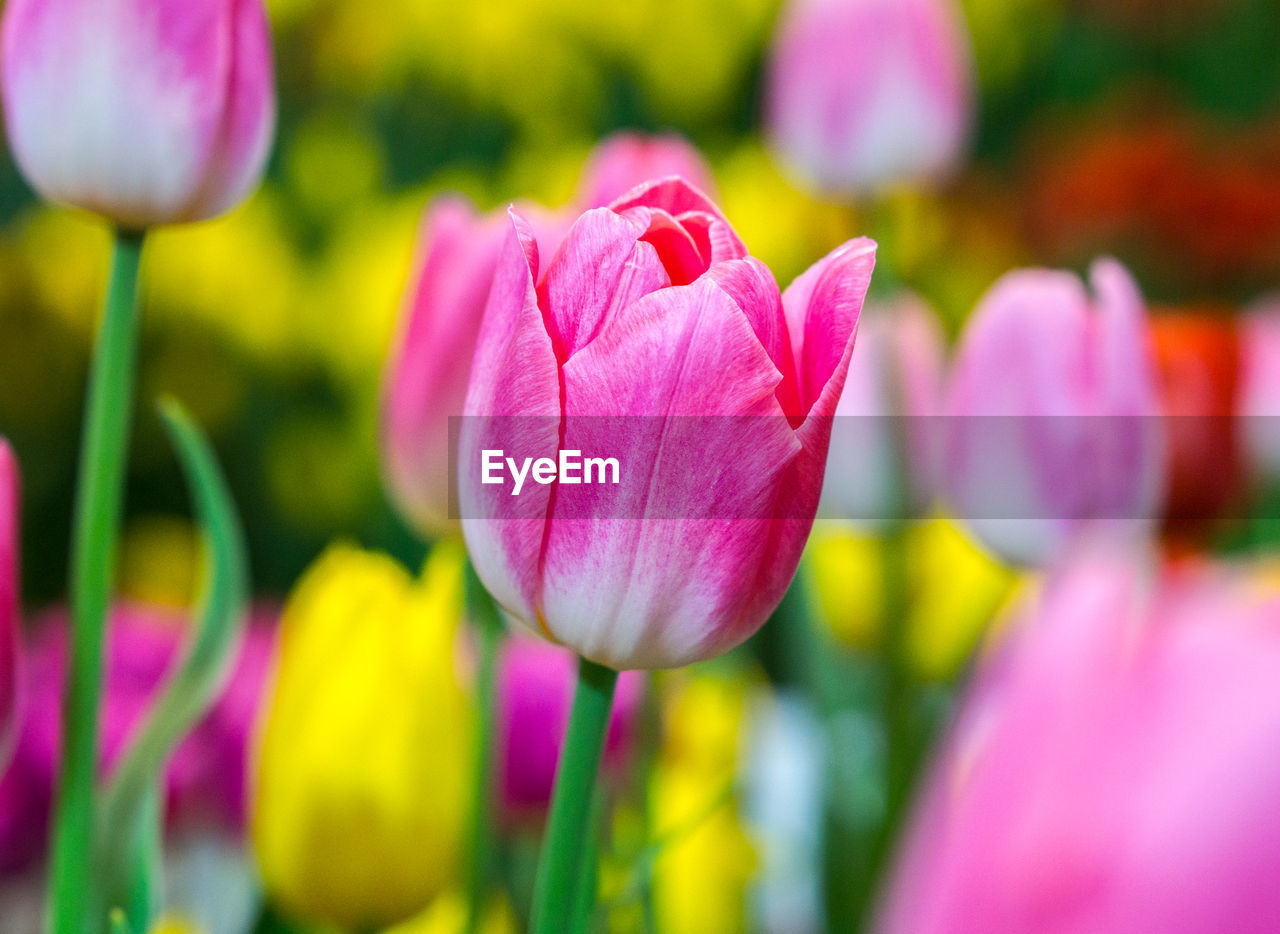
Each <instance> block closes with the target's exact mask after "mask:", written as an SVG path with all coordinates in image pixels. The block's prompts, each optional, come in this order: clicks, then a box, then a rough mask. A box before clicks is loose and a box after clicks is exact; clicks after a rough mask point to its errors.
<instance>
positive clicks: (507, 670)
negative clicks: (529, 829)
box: [497, 635, 644, 822]
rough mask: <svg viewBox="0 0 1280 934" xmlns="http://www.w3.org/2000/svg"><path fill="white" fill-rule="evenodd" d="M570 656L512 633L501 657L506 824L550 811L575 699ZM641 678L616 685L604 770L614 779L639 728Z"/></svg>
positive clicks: (500, 725)
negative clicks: (561, 749) (570, 710)
mask: <svg viewBox="0 0 1280 934" xmlns="http://www.w3.org/2000/svg"><path fill="white" fill-rule="evenodd" d="M575 671H576V666H575V664H574V658H573V654H572V653H571V652H566V651H565V650H564V649H561V648H557V647H556V646H553V645H548V644H547V643H545V642H542V641H540V640H537V639H531V638H529V637H528V636H523V635H515V636H512V637H511V638H510V639H507V640H506V641H505V642H504V643H503V645H502V651H501V655H500V656H499V659H498V700H497V708H498V739H497V743H498V745H497V749H498V774H499V782H500V784H499V788H500V791H501V806H502V813H503V815H504V817H505V818H506V819H507V820H508V821H515V822H520V821H524V820H537V819H540V818H541V817H542V816H543V815H545V814H546V812H547V808H548V807H550V805H551V790H552V788H553V787H554V785H555V778H556V766H557V764H558V763H559V761H560V748H561V746H562V745H563V744H564V733H565V727H566V726H567V725H568V723H569V708H570V705H571V703H572V701H573V687H574V674H575ZM643 689H644V680H643V675H641V674H639V673H638V672H627V673H626V674H624V675H623V676H622V677H621V678H620V679H619V680H618V689H617V693H616V695H615V697H614V700H613V712H612V714H611V716H610V720H609V731H608V733H607V735H606V737H605V749H604V768H605V770H606V771H607V772H609V773H610V774H612V775H614V776H615V777H616V776H617V775H618V773H620V772H621V770H622V769H623V768H624V767H625V766H626V764H627V761H628V757H627V753H628V751H629V750H630V747H631V744H632V742H633V741H634V738H635V735H636V729H637V723H636V718H637V715H638V713H639V708H640V695H641V693H642V691H643Z"/></svg>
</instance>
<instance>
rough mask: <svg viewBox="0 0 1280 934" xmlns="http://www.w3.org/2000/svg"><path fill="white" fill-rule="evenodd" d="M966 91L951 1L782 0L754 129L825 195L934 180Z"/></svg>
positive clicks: (962, 135) (956, 147) (968, 114)
mask: <svg viewBox="0 0 1280 934" xmlns="http://www.w3.org/2000/svg"><path fill="white" fill-rule="evenodd" d="M973 85H974V77H973V53H972V50H971V48H970V43H969V37H968V34H967V33H966V31H965V27H964V22H963V19H962V15H961V13H960V11H959V10H958V9H957V8H956V4H955V2H954V0H792V2H791V3H790V4H789V5H788V6H787V7H786V9H785V10H784V12H783V15H782V21H781V24H780V25H779V27H778V33H777V37H776V39H775V42H774V48H773V55H772V59H771V61H770V63H769V74H768V79H767V85H766V113H765V122H766V125H767V130H768V136H769V139H770V141H771V143H772V145H773V147H774V149H775V150H776V151H777V152H778V154H779V156H780V157H781V158H782V160H783V161H784V162H785V163H786V165H788V166H789V167H791V169H792V170H793V171H794V172H795V173H796V174H797V175H799V176H800V177H801V178H803V179H804V180H805V181H807V182H808V183H810V184H813V185H816V186H817V187H819V188H821V189H823V190H825V191H829V192H832V193H842V194H858V193H865V192H869V191H874V190H876V189H879V188H881V187H883V186H885V185H888V184H893V183H901V182H919V181H935V180H939V179H941V178H944V177H945V176H946V175H947V174H948V173H949V172H950V171H951V170H952V169H953V168H954V167H955V165H956V163H957V162H958V161H959V160H960V159H961V157H962V156H963V155H964V151H965V147H966V143H967V141H968V136H969V132H970V125H971V123H972V120H973V117H972V112H973V106H974V105H973V98H974V87H973Z"/></svg>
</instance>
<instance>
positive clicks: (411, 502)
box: [382, 197, 561, 537]
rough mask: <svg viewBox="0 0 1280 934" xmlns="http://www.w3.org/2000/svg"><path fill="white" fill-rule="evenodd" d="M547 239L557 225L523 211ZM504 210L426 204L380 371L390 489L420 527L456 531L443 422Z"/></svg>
mask: <svg viewBox="0 0 1280 934" xmlns="http://www.w3.org/2000/svg"><path fill="white" fill-rule="evenodd" d="M526 213H528V214H530V216H531V217H533V218H534V219H535V221H536V223H537V224H538V227H539V230H540V232H541V234H542V236H543V237H544V238H545V239H546V240H547V241H548V242H552V241H554V240H556V239H557V238H558V236H559V234H560V232H561V231H560V222H559V220H558V219H557V218H555V217H553V216H552V215H550V214H548V213H546V212H544V211H542V210H540V209H538V208H526ZM508 227H509V223H508V221H507V217H506V213H505V212H495V213H493V214H489V215H482V214H479V213H477V212H476V210H475V209H474V208H473V207H472V206H471V204H470V203H469V202H467V201H466V200H465V199H463V198H460V197H443V198H440V199H438V200H437V201H435V202H434V203H433V204H432V205H431V206H430V207H429V208H428V209H427V213H426V217H425V219H424V221H423V231H422V245H421V246H420V249H419V254H418V258H417V260H416V261H415V263H414V269H413V273H412V275H411V278H410V282H409V288H408V290H407V292H406V294H405V306H404V311H403V313H402V316H401V324H400V328H401V330H400V335H399V337H398V338H397V339H396V341H395V344H394V349H393V351H392V357H391V359H390V360H389V361H388V364H387V370H386V373H385V375H384V385H383V393H382V395H383V403H382V453H383V457H382V463H383V474H384V476H385V479H386V486H387V490H388V492H389V493H390V494H391V498H392V500H393V501H394V502H395V505H396V507H397V509H399V511H400V514H401V515H402V516H403V517H404V518H405V520H406V521H407V522H409V524H410V525H412V526H413V528H414V529H415V530H417V531H418V532H419V533H420V534H422V535H424V536H427V537H434V536H439V535H443V534H447V533H450V532H456V530H457V510H456V504H454V503H451V502H450V499H449V496H450V494H449V471H450V462H449V453H450V448H449V419H450V417H455V416H459V415H461V414H462V403H463V401H464V399H465V398H466V394H467V380H468V379H469V377H470V375H471V360H472V358H473V357H474V356H475V349H476V339H477V338H478V337H479V335H480V323H481V320H482V319H483V317H484V306H485V302H486V301H487V299H488V298H489V287H490V285H492V283H493V273H494V270H495V268H496V267H497V265H498V255H499V253H501V251H502V244H503V241H504V240H505V239H506V236H507V228H508Z"/></svg>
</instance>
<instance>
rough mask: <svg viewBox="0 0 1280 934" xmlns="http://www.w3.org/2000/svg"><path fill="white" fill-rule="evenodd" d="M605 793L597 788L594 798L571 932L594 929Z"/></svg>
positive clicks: (573, 933)
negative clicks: (593, 921)
mask: <svg viewBox="0 0 1280 934" xmlns="http://www.w3.org/2000/svg"><path fill="white" fill-rule="evenodd" d="M604 812H605V800H604V795H603V794H601V793H600V790H599V789H597V790H596V793H595V795H594V796H593V798H592V805H591V815H590V818H589V820H588V824H587V834H586V843H585V844H584V846H583V851H582V871H581V873H579V875H578V882H577V891H576V894H575V896H574V898H575V901H574V906H573V926H572V927H571V928H570V934H589V932H590V931H591V930H592V917H591V916H592V913H593V912H594V911H595V907H596V890H597V889H598V888H599V886H600V877H599V874H598V864H599V861H600V833H601V830H600V826H601V823H602V822H603V820H604Z"/></svg>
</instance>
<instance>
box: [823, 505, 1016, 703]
mask: <svg viewBox="0 0 1280 934" xmlns="http://www.w3.org/2000/svg"><path fill="white" fill-rule="evenodd" d="M905 534H906V542H905V545H904V547H905V549H906V562H907V572H906V573H907V586H908V588H909V590H910V593H909V598H908V599H909V604H908V609H907V636H906V647H907V657H908V660H909V662H910V664H911V666H912V668H913V670H914V672H915V674H916V675H917V676H919V677H921V678H926V679H931V680H937V679H945V678H948V677H950V676H951V675H953V674H955V673H956V671H957V670H958V669H959V668H960V667H961V666H962V665H963V664H964V663H965V661H966V659H968V657H969V655H970V654H971V653H972V651H973V649H974V646H975V645H976V644H977V642H978V640H979V638H980V637H981V636H982V633H983V631H984V630H985V629H986V627H987V626H988V625H989V624H990V623H991V621H992V620H993V618H995V616H996V615H997V611H998V610H999V609H1000V607H1001V606H1002V605H1004V604H1005V603H1006V602H1007V601H1008V600H1009V599H1010V597H1011V595H1012V594H1013V592H1014V589H1015V586H1016V584H1017V575H1016V574H1015V572H1014V571H1012V570H1011V569H1009V568H1007V567H1005V566H1004V565H1002V564H1000V563H999V562H998V561H997V560H996V559H995V558H993V557H992V556H991V555H989V554H987V553H986V552H985V551H983V550H982V549H981V548H979V547H978V546H977V545H976V544H974V542H973V541H972V540H971V539H970V538H969V537H968V536H966V535H965V534H964V532H963V531H961V530H960V528H959V527H958V526H956V525H955V524H954V523H952V522H950V521H948V520H947V519H944V518H934V519H931V520H929V521H927V522H923V523H919V524H916V525H912V526H911V527H910V528H909V529H908V530H907V531H906V533H905ZM808 558H809V568H810V572H811V575H812V580H813V585H814V591H815V602H816V604H817V610H818V615H819V618H820V619H821V621H822V622H823V624H824V625H826V627H827V629H828V631H829V632H830V633H831V634H832V635H833V636H834V637H835V638H836V639H837V640H838V641H840V642H843V643H845V644H847V645H852V646H854V647H855V648H872V647H874V646H876V645H877V644H878V643H879V640H880V630H881V627H882V625H883V615H884V581H885V561H886V544H885V542H884V541H882V540H881V539H879V538H877V537H875V536H874V535H869V534H866V533H863V532H860V531H857V530H854V529H853V528H851V527H844V526H835V525H834V524H831V523H820V524H819V525H818V526H815V529H814V535H813V538H812V539H811V540H810V544H809V552H808Z"/></svg>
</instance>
